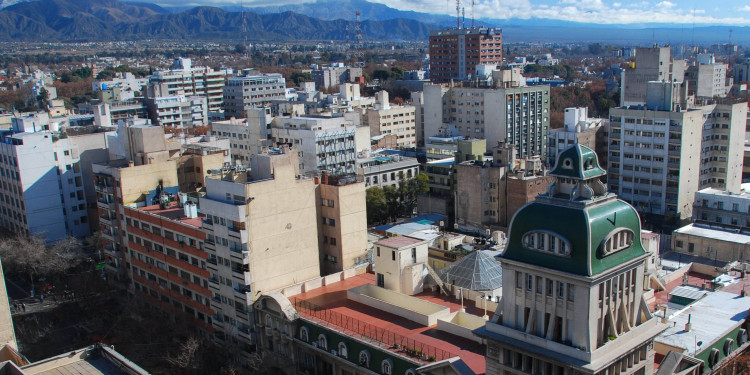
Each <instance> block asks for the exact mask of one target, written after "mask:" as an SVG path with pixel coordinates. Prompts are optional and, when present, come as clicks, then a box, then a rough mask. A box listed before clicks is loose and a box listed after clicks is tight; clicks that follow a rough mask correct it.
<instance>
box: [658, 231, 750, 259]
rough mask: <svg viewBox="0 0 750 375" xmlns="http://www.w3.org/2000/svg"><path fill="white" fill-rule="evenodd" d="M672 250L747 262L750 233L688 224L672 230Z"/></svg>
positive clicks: (749, 256) (749, 255) (749, 251)
mask: <svg viewBox="0 0 750 375" xmlns="http://www.w3.org/2000/svg"><path fill="white" fill-rule="evenodd" d="M672 250H673V251H676V252H678V253H683V254H690V255H697V256H701V257H704V258H708V259H716V260H719V261H722V262H734V261H740V262H748V261H750V234H747V233H745V232H740V233H737V232H736V231H729V230H726V229H724V228H716V227H710V226H706V225H702V224H689V225H686V226H684V227H682V228H679V229H676V230H675V231H674V232H672Z"/></svg>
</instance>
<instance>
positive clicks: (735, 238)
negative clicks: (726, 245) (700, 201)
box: [674, 224, 750, 244]
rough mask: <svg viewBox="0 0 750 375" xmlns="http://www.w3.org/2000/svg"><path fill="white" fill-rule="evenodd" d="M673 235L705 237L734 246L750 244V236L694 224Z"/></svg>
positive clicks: (676, 231)
mask: <svg viewBox="0 0 750 375" xmlns="http://www.w3.org/2000/svg"><path fill="white" fill-rule="evenodd" d="M674 233H681V234H688V235H691V236H698V237H705V238H710V239H713V240H721V241H726V242H734V243H736V244H746V243H750V235H747V234H742V233H736V232H733V231H728V230H721V229H714V228H708V227H704V226H700V225H695V224H688V225H686V226H684V227H682V228H679V229H677V230H675V231H674Z"/></svg>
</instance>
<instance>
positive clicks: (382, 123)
mask: <svg viewBox="0 0 750 375" xmlns="http://www.w3.org/2000/svg"><path fill="white" fill-rule="evenodd" d="M375 97H376V102H375V108H373V109H368V110H366V111H367V112H366V113H365V114H364V116H363V117H362V118H363V120H364V121H365V122H364V123H363V125H366V126H369V127H370V135H371V136H378V135H384V134H385V135H395V136H396V137H397V140H396V145H397V146H398V147H416V145H417V133H416V126H417V125H416V116H415V108H414V106H412V105H401V106H391V104H390V103H389V99H388V92H387V91H379V92H378V93H377V94H375Z"/></svg>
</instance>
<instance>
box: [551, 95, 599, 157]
mask: <svg viewBox="0 0 750 375" xmlns="http://www.w3.org/2000/svg"><path fill="white" fill-rule="evenodd" d="M607 125H608V123H607V120H605V119H596V118H589V117H588V108H586V107H583V108H565V122H564V126H563V127H562V128H560V129H550V130H548V131H547V159H546V163H547V166H548V167H550V168H552V167H554V165H555V161H556V160H557V154H559V153H560V152H561V151H562V150H564V149H566V148H568V147H569V146H570V145H573V144H582V145H584V146H586V147H588V148H590V149H592V150H595V151H597V155H599V156H600V157H599V159H600V161H601V163H602V164H605V165H606V158H602V156H606V153H603V154H605V155H601V154H600V153H599V152H598V151H599V149H600V148H601V147H597V146H599V144H600V143H601V142H604V143H605V144H606V139H605V138H606V137H605V136H604V133H606V129H607Z"/></svg>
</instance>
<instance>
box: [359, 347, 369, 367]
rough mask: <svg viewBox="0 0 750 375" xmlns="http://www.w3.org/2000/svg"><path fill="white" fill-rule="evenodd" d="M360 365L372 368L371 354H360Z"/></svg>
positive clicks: (363, 352) (364, 352)
mask: <svg viewBox="0 0 750 375" xmlns="http://www.w3.org/2000/svg"><path fill="white" fill-rule="evenodd" d="M359 365H360V366H364V367H370V352H369V351H367V350H363V351H361V352H359Z"/></svg>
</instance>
